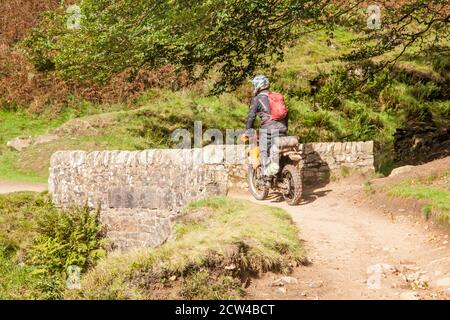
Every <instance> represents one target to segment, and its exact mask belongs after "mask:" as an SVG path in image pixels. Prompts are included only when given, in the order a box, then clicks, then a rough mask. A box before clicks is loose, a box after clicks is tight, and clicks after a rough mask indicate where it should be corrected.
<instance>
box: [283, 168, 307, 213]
mask: <svg viewBox="0 0 450 320" xmlns="http://www.w3.org/2000/svg"><path fill="white" fill-rule="evenodd" d="M281 175H282V178H283V185H284V189H285V190H283V198H284V200H285V201H286V202H287V204H289V205H291V206H296V205H298V204H300V201H301V200H302V193H303V185H302V179H301V174H300V171H299V169H298V168H297V167H296V166H293V165H287V166H285V167H284V168H283V171H282V173H281Z"/></svg>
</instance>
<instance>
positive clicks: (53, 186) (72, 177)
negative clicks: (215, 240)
mask: <svg viewBox="0 0 450 320" xmlns="http://www.w3.org/2000/svg"><path fill="white" fill-rule="evenodd" d="M301 151H302V153H303V155H304V161H303V162H302V164H301V166H302V173H303V178H304V181H305V183H309V182H320V181H321V182H323V183H327V182H329V180H330V177H333V176H335V177H339V176H340V175H341V173H342V172H343V168H347V169H350V170H357V171H363V172H370V171H374V151H373V142H347V143H310V144H304V145H301ZM246 171H247V155H246V149H245V146H243V145H226V146H222V145H214V146H208V147H205V148H203V149H182V150H181V149H180V150H175V149H171V150H143V151H98V152H85V151H61V152H57V153H55V154H54V155H53V156H52V158H51V164H50V176H49V192H50V193H51V194H52V196H53V201H54V203H55V204H56V205H58V206H60V207H70V206H80V205H88V206H89V207H91V208H98V209H99V210H100V217H101V222H102V223H103V224H104V226H105V228H106V231H107V236H108V238H110V239H111V241H112V242H113V244H114V245H115V247H116V248H118V249H122V250H125V249H128V248H132V247H142V246H157V245H160V244H162V243H163V242H164V241H166V240H167V238H168V236H169V235H170V230H171V227H170V223H171V219H172V218H173V217H175V216H176V215H177V214H178V213H179V212H180V210H181V209H182V208H183V207H184V206H185V205H186V204H188V203H189V202H191V201H193V200H196V199H199V198H203V197H207V196H214V195H226V194H227V192H228V191H229V190H230V189H232V188H244V189H245V188H246V183H245V179H246Z"/></svg>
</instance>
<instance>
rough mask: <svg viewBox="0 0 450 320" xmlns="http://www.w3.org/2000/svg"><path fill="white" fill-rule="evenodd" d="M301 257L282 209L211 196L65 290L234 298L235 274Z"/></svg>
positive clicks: (277, 268) (284, 265)
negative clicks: (161, 237)
mask: <svg viewBox="0 0 450 320" xmlns="http://www.w3.org/2000/svg"><path fill="white" fill-rule="evenodd" d="M303 259H304V251H303V249H302V246H301V244H300V241H299V238H298V230H297V228H296V226H295V225H294V223H293V222H292V220H291V217H290V216H289V215H288V214H287V213H286V212H285V211H283V210H281V209H276V208H270V207H265V206H261V205H256V204H253V203H251V202H248V201H242V200H232V199H229V198H224V197H219V198H210V199H205V200H201V201H197V202H194V203H193V204H191V205H190V206H189V207H188V208H187V209H186V210H185V212H184V213H183V215H182V216H181V217H180V218H179V219H178V221H177V222H176V224H175V226H174V235H173V237H172V238H171V239H170V240H169V241H168V242H167V243H166V244H164V245H163V246H161V247H159V248H156V249H147V250H140V251H136V252H130V253H126V254H118V255H113V256H110V257H108V258H107V259H105V260H103V261H102V262H100V264H99V265H98V266H97V267H95V268H94V269H93V270H92V271H90V272H89V273H87V274H86V276H85V277H84V278H83V280H82V289H81V290H80V291H78V292H74V291H71V292H68V293H67V295H66V297H67V298H70V299H72V298H75V299H79V298H82V299H133V298H145V299H155V298H164V299H167V298H176V299H178V298H185V299H234V298H239V297H241V296H242V294H243V290H242V288H241V285H240V281H238V279H242V278H246V277H248V276H256V275H258V274H260V273H261V272H265V271H274V272H282V273H288V272H289V271H290V270H291V268H292V266H294V265H296V264H298V263H301V262H302V261H303ZM173 277H176V279H177V280H176V281H175V282H173V280H170V279H171V278H173ZM155 288H157V290H155Z"/></svg>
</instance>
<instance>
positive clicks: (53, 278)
mask: <svg viewBox="0 0 450 320" xmlns="http://www.w3.org/2000/svg"><path fill="white" fill-rule="evenodd" d="M0 284H1V285H0V300H35V299H38V300H54V299H60V298H61V295H62V292H63V291H64V287H65V282H64V280H63V279H62V278H61V277H60V276H59V275H48V274H46V275H42V274H40V273H38V272H36V268H34V267H32V266H28V265H26V264H24V263H18V262H17V261H15V260H14V259H11V257H10V256H7V255H5V254H4V253H3V252H2V251H0Z"/></svg>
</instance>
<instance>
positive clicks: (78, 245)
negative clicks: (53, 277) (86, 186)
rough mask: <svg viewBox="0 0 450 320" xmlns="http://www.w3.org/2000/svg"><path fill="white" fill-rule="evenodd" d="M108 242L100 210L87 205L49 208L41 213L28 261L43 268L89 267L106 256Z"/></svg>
mask: <svg viewBox="0 0 450 320" xmlns="http://www.w3.org/2000/svg"><path fill="white" fill-rule="evenodd" d="M104 245H105V242H104V240H103V239H102V230H101V227H100V225H99V223H98V212H96V213H92V212H91V211H90V210H89V208H87V207H84V208H73V209H70V210H68V211H65V212H62V211H56V212H49V213H47V214H44V215H43V216H41V217H39V220H38V235H37V237H36V239H35V240H34V242H33V245H32V246H31V248H30V251H29V254H28V261H29V263H31V264H32V265H35V266H38V267H39V268H40V269H41V270H42V272H49V273H58V272H63V271H65V270H66V269H67V268H68V267H69V266H78V267H80V268H81V269H82V270H83V271H86V270H87V268H89V267H90V266H92V265H94V263H95V262H96V260H98V259H99V258H101V257H103V256H105V251H104V249H103V246H104Z"/></svg>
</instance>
